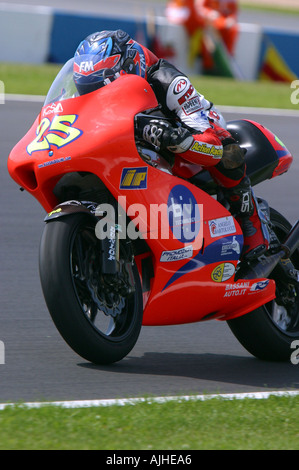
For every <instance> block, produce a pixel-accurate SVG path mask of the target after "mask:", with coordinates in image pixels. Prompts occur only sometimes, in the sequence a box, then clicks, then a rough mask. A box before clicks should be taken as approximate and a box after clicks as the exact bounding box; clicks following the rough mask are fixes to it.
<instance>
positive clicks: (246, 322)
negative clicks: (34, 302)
mask: <svg viewBox="0 0 299 470" xmlns="http://www.w3.org/2000/svg"><path fill="white" fill-rule="evenodd" d="M270 219H271V223H272V229H273V230H274V232H275V234H276V236H277V238H278V239H279V241H280V242H283V241H284V240H285V238H286V236H287V234H288V233H289V231H290V229H291V224H290V223H289V222H288V221H287V220H286V219H285V218H284V217H283V216H282V215H281V214H280V213H279V212H277V211H276V210H275V209H272V208H271V209H270ZM291 261H292V263H293V266H294V268H295V269H296V270H298V269H299V250H296V251H295V252H294V254H293V255H292V257H291ZM269 277H270V278H272V279H274V280H275V283H276V298H275V299H274V300H272V301H271V302H268V303H267V304H265V305H263V306H262V307H260V308H258V309H256V310H255V311H253V312H250V313H248V314H246V315H244V316H241V317H239V318H236V319H234V320H229V321H228V325H229V327H230V329H231V331H232V332H233V334H234V336H235V337H236V338H237V339H238V341H239V342H240V343H241V344H242V345H243V347H244V348H245V349H246V350H247V351H248V352H249V353H250V354H252V355H253V356H255V357H257V358H258V359H262V360H268V361H292V358H293V360H294V361H295V362H294V363H298V362H299V359H298V355H297V353H296V351H297V352H298V353H299V282H298V281H297V283H288V282H287V281H286V279H284V278H283V277H282V276H281V275H279V274H278V273H277V270H275V269H274V271H273V272H272V273H271V275H270V276H269ZM297 361H298V362H297Z"/></svg>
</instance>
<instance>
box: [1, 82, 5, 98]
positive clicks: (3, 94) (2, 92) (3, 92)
mask: <svg viewBox="0 0 299 470" xmlns="http://www.w3.org/2000/svg"><path fill="white" fill-rule="evenodd" d="M4 103H5V90H4V82H2V80H0V104H4Z"/></svg>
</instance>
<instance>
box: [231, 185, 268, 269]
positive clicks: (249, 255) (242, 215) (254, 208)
mask: <svg viewBox="0 0 299 470" xmlns="http://www.w3.org/2000/svg"><path fill="white" fill-rule="evenodd" d="M225 193H226V197H227V198H228V199H229V203H230V207H231V209H230V210H231V212H232V213H233V214H234V215H235V218H236V220H237V221H238V223H239V224H240V226H241V228H242V231H243V236H244V246H243V250H242V255H241V259H246V260H252V259H254V258H257V257H259V256H261V255H262V254H264V253H265V252H266V251H267V249H268V247H269V238H270V237H269V233H268V229H267V225H266V223H265V221H264V220H263V216H262V214H260V213H259V210H258V204H257V201H256V199H255V197H254V194H253V191H252V188H251V185H250V180H249V178H248V177H245V178H243V180H242V181H241V182H240V183H239V184H238V185H237V186H235V187H233V188H230V189H226V191H225Z"/></svg>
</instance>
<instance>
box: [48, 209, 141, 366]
mask: <svg viewBox="0 0 299 470" xmlns="http://www.w3.org/2000/svg"><path fill="white" fill-rule="evenodd" d="M96 222H97V220H96V219H95V218H93V217H92V216H90V215H88V214H83V213H76V214H72V215H68V216H66V217H61V218H57V219H54V220H52V221H50V222H48V223H47V225H46V226H45V229H44V232H43V235H42V239H41V245H40V279H41V285H42V289H43V293H44V297H45V300H46V304H47V307H48V310H49V312H50V315H51V317H52V319H53V321H54V323H55V325H56V327H57V329H58V331H59V332H60V334H61V336H62V337H63V338H64V340H65V341H66V342H67V343H68V345H69V346H70V347H71V348H72V349H73V350H74V351H75V352H76V353H77V354H79V355H80V356H81V357H83V358H84V359H86V360H88V361H90V362H93V363H95V364H111V363H114V362H116V361H119V360H121V359H123V358H124V357H125V356H126V355H127V354H128V353H129V352H130V351H131V350H132V348H133V347H134V345H135V343H136V341H137V339H138V337H139V333H140V329H141V325H142V316H143V307H142V292H141V285H140V279H139V274H138V270H137V267H136V265H134V263H133V257H132V254H131V251H130V244H129V243H127V242H126V241H125V240H121V244H120V265H121V269H120V272H119V274H118V275H115V276H114V275H105V274H103V273H102V271H101V241H100V240H99V239H98V238H97V237H96V235H95V224H96ZM129 278H130V279H129ZM132 279H133V281H132Z"/></svg>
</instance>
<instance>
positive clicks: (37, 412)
mask: <svg viewBox="0 0 299 470" xmlns="http://www.w3.org/2000/svg"><path fill="white" fill-rule="evenodd" d="M298 423H299V397H274V396H271V397H270V398H268V399H266V400H254V399H245V400H230V401H229V400H224V399H217V398H216V399H210V400H206V401H189V402H168V403H164V404H158V403H151V404H150V403H149V402H145V403H138V404H135V405H126V406H117V405H115V406H111V407H93V408H81V409H63V408H61V407H54V406H45V407H42V408H40V409H27V408H25V407H22V406H18V407H12V408H10V407H8V408H5V409H4V410H3V411H1V412H0V450H10V449H13V450H16V449H18V450H24V449H28V450H29V449H33V450H38V449H39V450H40V449H47V450H59V449H60V450H61V449H65V450H69V449H70V450H74V449H80V450H83V449H84V450H95V449H101V450H185V451H186V450H198V449H213V450H217V449H232V450H245V449H246V450H253V449H258V450H262V449H264V450H274V449H277V450H298V449H299V425H298Z"/></svg>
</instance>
